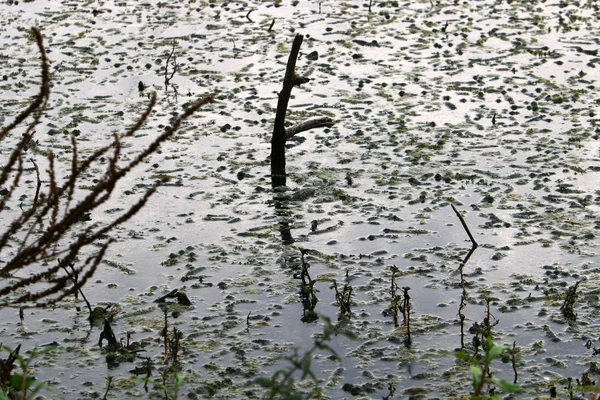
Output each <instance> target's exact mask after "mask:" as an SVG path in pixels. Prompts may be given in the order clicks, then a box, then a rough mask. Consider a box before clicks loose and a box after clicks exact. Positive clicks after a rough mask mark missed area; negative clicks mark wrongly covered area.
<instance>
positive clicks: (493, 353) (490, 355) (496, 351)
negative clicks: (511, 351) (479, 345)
mask: <svg viewBox="0 0 600 400" xmlns="http://www.w3.org/2000/svg"><path fill="white" fill-rule="evenodd" d="M506 350H508V346H503V345H494V346H493V347H492V348H491V349H490V350H489V351H488V352H487V356H486V357H487V360H488V361H492V360H494V359H496V358H498V357H499V356H500V354H502V353H503V352H504V351H506Z"/></svg>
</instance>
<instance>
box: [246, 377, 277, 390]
mask: <svg viewBox="0 0 600 400" xmlns="http://www.w3.org/2000/svg"><path fill="white" fill-rule="evenodd" d="M248 385H249V386H251V385H258V386H262V387H264V388H270V387H272V386H273V381H272V380H271V379H270V378H256V379H254V380H253V381H251V382H250V383H249V384H248Z"/></svg>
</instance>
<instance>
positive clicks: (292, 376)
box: [250, 317, 356, 400]
mask: <svg viewBox="0 0 600 400" xmlns="http://www.w3.org/2000/svg"><path fill="white" fill-rule="evenodd" d="M322 320H323V333H322V334H321V335H320V336H319V337H318V338H316V339H315V341H314V343H313V346H312V347H311V348H310V349H308V350H307V351H305V352H304V354H300V353H299V352H298V349H294V352H293V353H292V354H291V355H289V356H284V357H280V359H282V360H284V361H287V362H288V363H289V364H290V365H289V367H287V368H284V369H280V370H278V371H276V372H275V373H273V375H271V377H268V378H267V377H261V378H257V379H255V380H253V381H252V382H250V385H258V386H261V387H263V388H265V389H267V390H266V392H265V393H264V398H267V399H276V398H281V399H288V400H301V399H315V398H319V396H320V393H321V387H320V383H319V380H318V379H317V376H316V375H315V373H314V371H313V369H312V360H313V357H314V355H315V353H317V351H319V350H324V351H326V352H328V353H330V355H331V357H332V358H333V359H335V360H337V361H339V362H341V358H340V356H339V355H338V354H337V352H336V351H335V350H334V349H333V348H332V347H331V346H330V345H329V342H330V341H331V339H332V338H333V337H334V336H336V335H342V336H345V337H347V338H349V339H351V340H355V339H356V336H355V335H354V334H353V333H352V332H351V331H349V330H347V329H343V328H341V327H340V326H338V325H334V324H332V323H331V320H330V319H329V318H327V317H322ZM298 374H299V375H300V376H299V377H298ZM307 378H310V379H311V380H312V382H313V383H314V386H313V388H312V389H311V390H310V391H308V392H303V391H302V390H300V389H298V387H297V386H296V383H295V382H296V380H297V379H299V380H300V381H302V380H305V379H307Z"/></svg>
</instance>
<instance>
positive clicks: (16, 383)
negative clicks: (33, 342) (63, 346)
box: [0, 345, 62, 400]
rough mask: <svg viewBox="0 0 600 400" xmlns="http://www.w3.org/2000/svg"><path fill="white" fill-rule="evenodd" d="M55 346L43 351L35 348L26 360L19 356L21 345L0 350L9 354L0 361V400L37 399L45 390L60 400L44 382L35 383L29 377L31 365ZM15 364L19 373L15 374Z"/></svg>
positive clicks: (32, 378) (33, 379)
mask: <svg viewBox="0 0 600 400" xmlns="http://www.w3.org/2000/svg"><path fill="white" fill-rule="evenodd" d="M55 348H56V346H47V347H44V348H43V349H38V348H37V347H36V348H34V349H33V350H31V352H30V353H29V357H28V358H24V357H23V356H21V355H20V354H19V350H20V349H21V345H19V346H17V347H16V348H15V349H14V350H13V349H10V348H8V347H5V346H1V349H2V350H4V351H7V352H9V356H8V358H7V359H6V360H0V400H28V399H34V398H37V395H38V393H39V392H40V391H42V390H46V391H50V392H53V394H54V395H56V396H58V398H61V399H62V396H60V395H59V394H58V393H56V391H55V390H54V389H52V388H51V387H49V386H48V385H46V384H45V383H44V382H40V381H36V380H35V378H34V377H33V376H32V375H31V364H32V362H33V361H35V360H36V359H38V358H39V357H40V356H42V355H43V354H45V353H48V352H50V351H52V350H54V349H55ZM15 362H16V363H18V367H19V370H20V371H19V372H15V371H13V370H14V367H15Z"/></svg>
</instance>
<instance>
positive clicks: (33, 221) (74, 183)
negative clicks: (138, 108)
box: [0, 29, 213, 308]
mask: <svg viewBox="0 0 600 400" xmlns="http://www.w3.org/2000/svg"><path fill="white" fill-rule="evenodd" d="M33 32H34V34H35V37H36V41H37V44H38V48H39V50H40V54H41V59H42V83H41V85H40V86H41V88H40V93H39V94H38V96H36V98H35V100H34V101H33V103H32V104H31V105H29V106H28V107H27V109H26V110H25V111H23V112H21V113H20V114H19V115H18V116H17V117H16V118H15V120H14V121H13V122H12V123H11V124H9V125H8V126H7V127H5V128H2V130H1V131H0V142H2V140H4V139H6V138H7V137H8V136H9V135H8V134H9V133H10V132H11V131H13V130H14V129H15V128H16V127H17V126H18V125H19V124H20V123H22V122H24V121H25V120H26V119H27V118H28V117H29V116H33V121H32V122H31V123H30V124H29V125H28V126H27V128H26V131H25V134H24V135H23V137H22V138H20V139H19V140H18V142H17V144H16V145H15V146H13V147H14V149H13V150H12V152H11V153H10V155H9V157H8V160H6V162H5V163H4V164H3V165H1V166H0V168H1V172H0V185H4V184H6V183H8V185H7V186H8V187H7V191H6V192H5V193H4V196H3V197H2V199H1V201H0V212H2V211H4V210H5V209H6V205H7V203H8V202H9V201H10V200H11V198H12V197H13V195H14V194H15V192H16V190H17V188H18V187H19V183H20V181H21V178H22V177H23V174H24V170H23V159H24V152H25V151H26V150H27V144H28V143H29V141H30V140H31V136H32V135H33V133H35V131H34V130H33V129H34V127H35V126H36V125H37V124H38V123H39V120H40V116H41V115H42V112H43V111H44V109H45V108H46V105H47V103H48V96H49V94H50V90H49V88H50V82H49V79H50V78H49V74H48V60H47V58H46V53H45V50H44V46H43V42H42V37H41V34H40V32H39V31H38V30H37V29H33ZM173 73H174V72H173ZM172 76H173V74H171V77H172ZM212 99H213V96H207V97H205V98H203V99H201V100H199V101H197V102H196V103H194V104H192V105H191V106H189V107H188V108H187V109H186V110H185V111H184V112H183V113H182V114H181V115H180V116H179V117H177V118H176V119H175V121H174V122H173V124H172V125H171V126H170V127H169V128H168V129H166V130H165V131H164V132H162V133H161V134H160V135H159V136H158V137H157V138H155V139H154V141H152V143H150V145H148V146H147V147H146V148H145V149H143V150H142V151H141V152H140V153H139V154H138V155H137V156H136V157H134V158H133V160H132V161H129V162H128V163H126V164H125V165H118V162H119V157H120V155H121V149H122V146H121V142H122V140H123V139H124V138H130V137H133V136H134V135H135V134H136V132H138V131H139V129H140V128H141V127H142V126H143V125H144V123H145V122H146V121H147V120H148V117H149V116H150V114H151V112H152V109H153V108H154V106H155V104H156V94H152V96H151V99H150V103H149V104H148V106H147V107H146V110H145V111H144V112H143V113H142V115H141V116H140V117H139V118H138V119H137V121H136V122H135V123H134V124H133V126H132V127H130V128H129V129H128V130H127V131H126V132H125V133H123V134H120V135H119V134H115V135H114V136H113V140H112V142H111V143H109V144H108V145H105V146H103V147H101V148H99V149H97V150H95V151H94V152H93V153H92V154H91V155H90V156H89V157H87V158H85V159H83V160H81V161H80V160H79V153H78V150H77V143H76V140H75V138H74V137H72V138H71V146H72V149H73V152H72V159H71V163H70V164H71V165H70V172H71V173H70V176H69V177H68V178H66V179H65V180H62V181H61V180H59V179H58V175H57V172H56V165H55V158H54V156H53V154H52V153H51V152H49V153H48V154H47V165H48V166H47V170H46V171H45V172H46V175H47V180H46V182H48V184H47V188H46V190H44V191H42V190H41V182H42V180H41V179H40V170H39V168H38V166H37V163H36V162H35V161H34V160H32V163H33V165H34V170H35V173H36V177H37V187H36V191H35V195H34V197H33V202H32V203H31V204H30V205H29V207H28V208H23V207H21V211H22V212H21V213H20V214H19V215H17V216H15V217H13V219H12V221H11V222H10V223H8V222H5V228H4V231H3V232H1V233H0V254H1V255H2V259H1V260H2V261H3V264H2V265H1V268H0V276H2V277H4V278H6V279H4V280H2V281H1V282H2V283H3V286H0V307H7V306H9V307H15V306H18V307H25V308H28V307H44V306H47V305H50V304H53V303H56V302H57V301H60V300H61V299H63V298H64V297H66V296H68V295H70V294H72V293H76V292H77V291H80V289H81V287H82V286H83V285H84V284H85V283H86V281H87V280H88V279H89V278H90V277H91V276H92V275H93V274H94V272H95V271H96V269H97V267H98V265H99V264H100V262H101V261H102V259H103V257H104V254H105V252H106V250H107V248H108V246H109V245H110V244H111V243H112V242H113V241H114V240H113V239H110V238H109V239H106V235H107V234H108V233H109V232H110V231H111V230H113V229H114V228H115V227H117V226H118V225H120V224H122V223H124V222H126V221H127V220H129V219H130V218H131V217H133V216H134V215H135V214H136V213H137V212H138V211H139V210H140V209H141V208H142V207H143V206H144V205H145V204H146V202H147V201H148V199H149V198H150V196H152V195H153V194H154V193H155V192H156V190H157V188H158V187H159V186H160V185H161V184H163V183H165V182H166V179H163V180H159V181H157V182H156V183H155V184H154V185H152V186H151V187H150V188H149V189H148V190H147V191H146V193H144V195H143V196H142V197H141V198H140V199H139V200H138V201H137V202H136V203H135V204H133V205H132V206H130V207H129V209H127V210H126V211H125V212H124V213H123V214H122V215H120V216H118V217H116V218H115V219H114V220H112V221H110V222H108V223H106V224H99V223H94V224H91V225H90V226H88V227H87V228H85V229H79V231H78V233H76V234H73V228H74V227H75V226H76V224H78V223H79V222H80V221H83V220H86V218H87V219H89V215H90V213H91V212H92V211H93V210H94V209H96V208H97V207H98V206H100V205H102V204H103V203H105V202H106V201H107V200H108V199H109V198H110V196H111V195H112V193H113V191H114V189H115V187H116V185H117V182H118V181H119V180H120V179H121V178H123V177H124V176H125V175H126V174H127V173H129V172H130V171H131V170H132V169H133V168H135V167H136V166H138V165H139V164H140V163H142V162H143V161H144V160H145V159H146V158H147V157H148V156H149V155H151V154H152V153H154V152H156V151H157V149H158V148H159V146H160V144H162V143H163V142H165V141H166V140H167V139H168V138H170V137H171V136H172V135H173V133H175V132H176V131H177V129H179V127H180V126H181V124H182V122H183V121H184V120H185V119H186V118H188V117H189V116H191V115H192V114H193V113H194V112H195V111H197V110H198V109H199V108H200V107H202V106H203V105H205V104H207V103H208V102H210V101H212ZM103 160H106V161H107V167H106V170H105V171H104V174H103V176H101V177H100V178H99V179H97V180H95V181H94V182H95V184H94V185H93V186H92V187H91V188H88V192H87V193H86V195H85V196H83V198H81V199H80V200H79V201H77V202H76V201H75V198H76V197H77V196H76V195H77V188H78V187H80V186H81V184H82V182H83V181H84V178H83V177H85V176H87V175H89V174H90V173H91V172H92V170H94V169H97V164H99V163H101V162H103ZM86 179H87V178H86ZM86 183H87V181H86ZM71 238H72V239H71ZM13 241H17V242H18V243H19V246H18V247H17V249H16V250H15V249H12V248H11V249H10V250H9V248H10V247H11V245H10V243H11V242H13ZM102 241H103V242H102ZM92 243H94V245H96V246H98V247H99V250H97V251H96V252H95V253H94V254H92V255H90V256H88V257H87V259H86V260H85V261H84V262H83V263H82V264H81V265H80V266H79V267H76V268H73V267H72V271H71V272H69V271H67V270H66V266H73V265H76V263H77V261H78V256H79V255H80V252H81V250H82V249H83V248H85V247H87V246H89V245H91V244H92ZM9 251H10V253H9ZM58 256H60V257H61V260H60V261H59V262H58V263H57V265H55V266H52V267H47V266H44V267H43V268H41V271H40V265H39V264H40V263H41V262H44V261H47V260H50V259H53V258H57V257H58ZM62 269H65V271H64V272H65V273H66V274H65V273H61V272H63V271H62ZM75 276H76V277H78V279H73V282H72V283H73V285H69V282H70V281H71V280H72V278H73V277H75Z"/></svg>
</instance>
